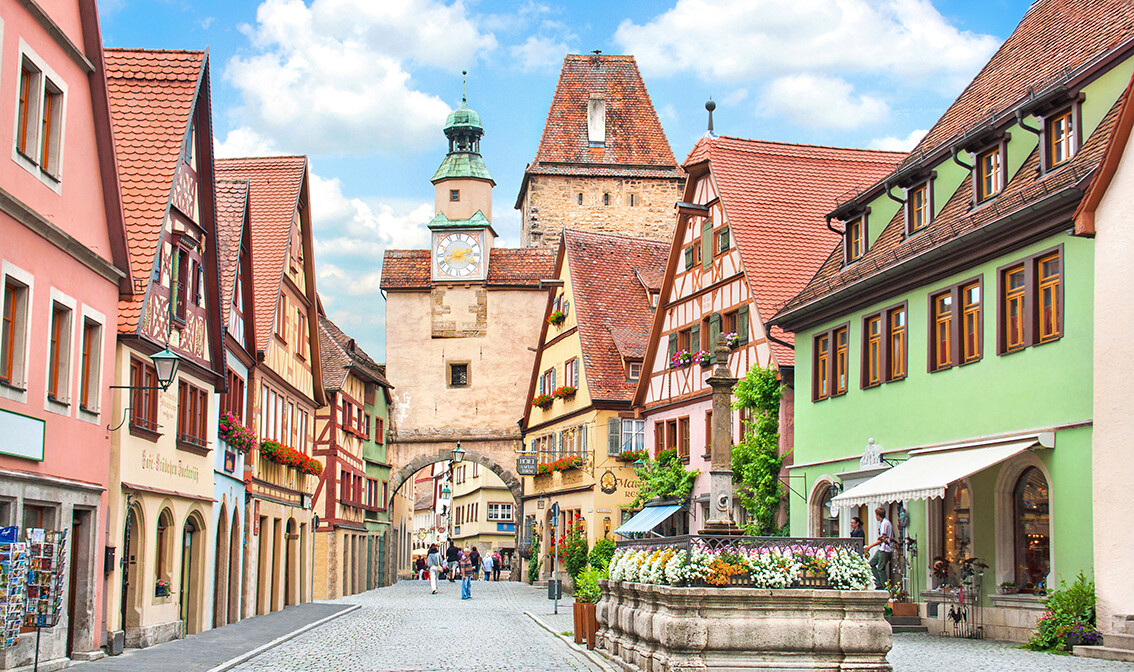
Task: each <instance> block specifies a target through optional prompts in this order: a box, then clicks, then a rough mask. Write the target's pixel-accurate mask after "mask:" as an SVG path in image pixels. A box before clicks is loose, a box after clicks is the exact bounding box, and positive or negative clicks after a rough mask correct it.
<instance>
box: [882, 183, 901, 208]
mask: <svg viewBox="0 0 1134 672" xmlns="http://www.w3.org/2000/svg"><path fill="white" fill-rule="evenodd" d="M882 186H883V187H884V188H885V189H886V196H887V197H888V198H889V199H890V200H891V201H894V202H895V203H897V204H898V205H905V204H906V199H904V198H898V197H897V196H895V195H893V194H891V193H890V183H889V182H885V183H883V185H882Z"/></svg>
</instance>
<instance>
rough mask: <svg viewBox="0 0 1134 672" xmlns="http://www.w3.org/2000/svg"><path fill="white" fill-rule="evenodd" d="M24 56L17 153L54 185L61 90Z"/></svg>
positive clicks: (56, 179)
mask: <svg viewBox="0 0 1134 672" xmlns="http://www.w3.org/2000/svg"><path fill="white" fill-rule="evenodd" d="M52 77H54V75H49V74H48V72H47V70H46V69H44V68H42V67H40V66H38V65H36V64H35V63H33V62H32V59H31V58H29V57H28V56H27V55H23V56H22V60H21V62H20V81H19V97H18V102H17V108H16V138H15V141H16V143H15V144H16V151H17V152H19V154H20V155H21V156H22V157H23V158H24V159H26V160H27V163H29V164H34V165H35V166H38V167H39V169H40V174H41V175H46V176H48V177H49V178H51V179H52V180H53V181H54V182H58V180H59V177H58V176H59V168H60V161H59V158H60V157H59V148H60V146H61V144H62V132H63V128H62V124H61V123H60V122H61V115H62V114H63V89H62V87H60V86H59V85H58V84H57V83H56V82H54V81H52V79H51V78H52Z"/></svg>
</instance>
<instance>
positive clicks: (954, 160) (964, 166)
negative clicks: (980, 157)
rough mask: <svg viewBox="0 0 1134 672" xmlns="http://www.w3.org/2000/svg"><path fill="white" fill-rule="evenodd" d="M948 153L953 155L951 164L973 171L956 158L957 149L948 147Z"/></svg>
mask: <svg viewBox="0 0 1134 672" xmlns="http://www.w3.org/2000/svg"><path fill="white" fill-rule="evenodd" d="M949 151H950V152H951V153H952V154H953V163H955V164H957V165H958V166H960V167H962V168H964V169H965V170H972V169H973V167H972V166H970V165H969V164H967V163H965V162H964V161H962V160H961V159H960V157H958V156H957V148H956V147H950V148H949Z"/></svg>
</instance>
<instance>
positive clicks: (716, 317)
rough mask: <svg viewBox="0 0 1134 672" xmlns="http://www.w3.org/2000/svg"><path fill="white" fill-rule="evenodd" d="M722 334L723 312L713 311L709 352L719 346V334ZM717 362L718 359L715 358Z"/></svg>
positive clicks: (710, 323) (710, 320)
mask: <svg viewBox="0 0 1134 672" xmlns="http://www.w3.org/2000/svg"><path fill="white" fill-rule="evenodd" d="M720 335H721V314H720V313H713V314H712V315H710V316H709V352H712V351H713V349H714V348H716V347H717V336H720ZM713 361H714V363H716V360H715V359H714V360H713Z"/></svg>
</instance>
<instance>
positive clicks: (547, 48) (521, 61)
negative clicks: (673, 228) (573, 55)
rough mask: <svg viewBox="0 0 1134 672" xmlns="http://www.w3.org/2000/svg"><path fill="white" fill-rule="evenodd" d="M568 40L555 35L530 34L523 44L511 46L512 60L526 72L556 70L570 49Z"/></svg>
mask: <svg viewBox="0 0 1134 672" xmlns="http://www.w3.org/2000/svg"><path fill="white" fill-rule="evenodd" d="M570 49H571V48H570V47H569V46H568V45H567V43H566V42H563V41H560V40H557V39H555V38H553V37H537V36H535V35H530V36H528V39H527V41H526V42H524V43H523V44H518V45H516V46H513V47H511V48H509V52H510V53H511V54H512V60H513V61H514V62H515V63H516V64H517V65H518V67H519V68H520V70H523V71H524V72H533V71H537V70H544V71H547V70H554V69H556V68H558V67H559V64H560V63H562V62H563V57H564V56H566V55H567V53H568V52H569V51H570Z"/></svg>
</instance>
